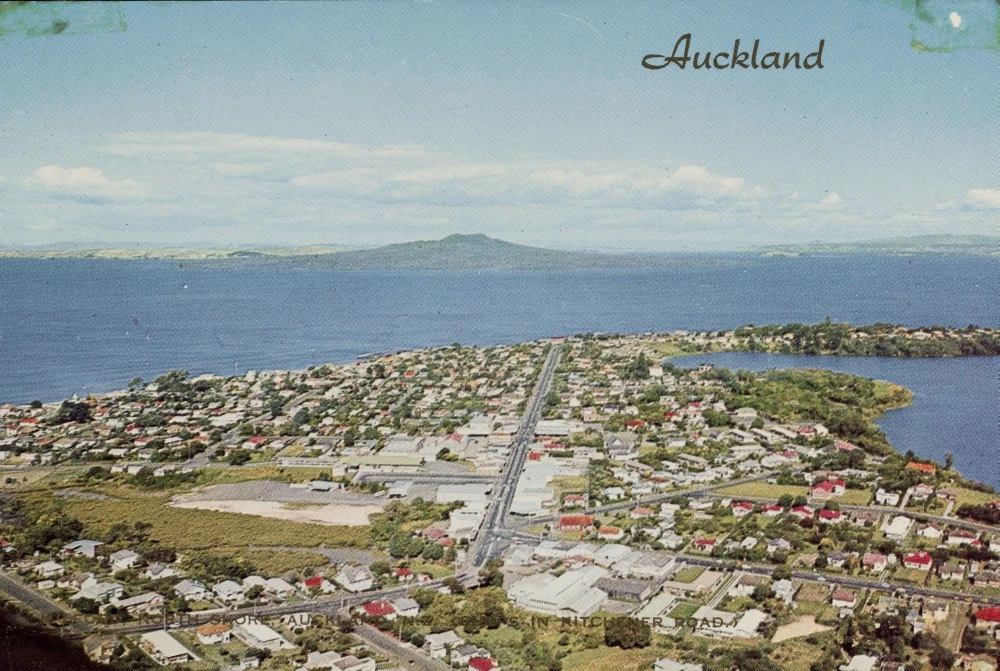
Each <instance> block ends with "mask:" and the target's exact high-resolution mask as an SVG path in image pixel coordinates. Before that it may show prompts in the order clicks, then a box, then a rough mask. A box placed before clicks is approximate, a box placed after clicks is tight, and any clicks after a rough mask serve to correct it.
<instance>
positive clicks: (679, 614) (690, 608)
mask: <svg viewBox="0 0 1000 671" xmlns="http://www.w3.org/2000/svg"><path fill="white" fill-rule="evenodd" d="M696 610H698V604H696V603H690V602H688V601H681V602H680V603H679V604H677V605H676V606H674V609H673V610H671V611H670V612H669V613H667V617H672V618H674V619H675V620H684V619H687V618H689V617H691V616H692V615H694V613H695V611H696Z"/></svg>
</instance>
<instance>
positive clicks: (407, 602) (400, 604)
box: [392, 596, 420, 617]
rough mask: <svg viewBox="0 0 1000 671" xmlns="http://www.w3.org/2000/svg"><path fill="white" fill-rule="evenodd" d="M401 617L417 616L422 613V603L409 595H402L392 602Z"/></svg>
mask: <svg viewBox="0 0 1000 671" xmlns="http://www.w3.org/2000/svg"><path fill="white" fill-rule="evenodd" d="M392 607H393V608H395V609H396V614H397V615H398V616H399V617H416V616H417V615H419V614H420V604H418V603H417V602H416V601H414V600H413V599H411V598H409V597H405V596H404V597H400V598H399V599H396V600H395V601H393V602H392Z"/></svg>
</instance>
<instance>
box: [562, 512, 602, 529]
mask: <svg viewBox="0 0 1000 671" xmlns="http://www.w3.org/2000/svg"><path fill="white" fill-rule="evenodd" d="M592 526H594V518H593V516H591V515H563V516H562V517H560V518H559V531H586V530H587V529H589V528H591V527H592Z"/></svg>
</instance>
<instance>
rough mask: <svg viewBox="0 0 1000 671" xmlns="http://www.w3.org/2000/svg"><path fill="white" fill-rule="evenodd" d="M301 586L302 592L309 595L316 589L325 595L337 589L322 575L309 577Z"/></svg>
mask: <svg viewBox="0 0 1000 671" xmlns="http://www.w3.org/2000/svg"><path fill="white" fill-rule="evenodd" d="M299 584H300V585H302V591H303V592H307V593H308V592H310V591H312V590H314V589H315V590H319V591H320V592H322V593H324V594H329V593H330V592H334V591H336V589H337V588H336V587H334V586H333V583H331V582H330V581H329V580H327V579H326V578H324V577H323V576H321V575H314V576H309V577H308V578H306V579H305V580H303V581H302V582H301V583H299Z"/></svg>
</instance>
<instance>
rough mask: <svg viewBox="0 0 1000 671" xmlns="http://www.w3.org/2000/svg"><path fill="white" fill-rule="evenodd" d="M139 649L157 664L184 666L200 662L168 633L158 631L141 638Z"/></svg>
mask: <svg viewBox="0 0 1000 671" xmlns="http://www.w3.org/2000/svg"><path fill="white" fill-rule="evenodd" d="M139 647H140V648H142V649H143V650H144V651H145V652H146V654H148V655H149V656H150V657H152V658H153V660H154V661H155V662H156V663H157V664H161V665H163V666H166V665H168V664H183V663H184V662H194V661H198V659H199V658H198V657H197V656H196V655H195V654H194V653H193V652H191V651H190V650H188V649H187V648H186V647H184V645H183V644H182V643H181V642H180V641H178V640H177V639H176V638H174V637H173V636H171V635H170V634H169V633H168V632H166V631H164V630H162V629H157V630H156V631H150V632H148V633H145V634H143V635H142V636H140V637H139Z"/></svg>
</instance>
